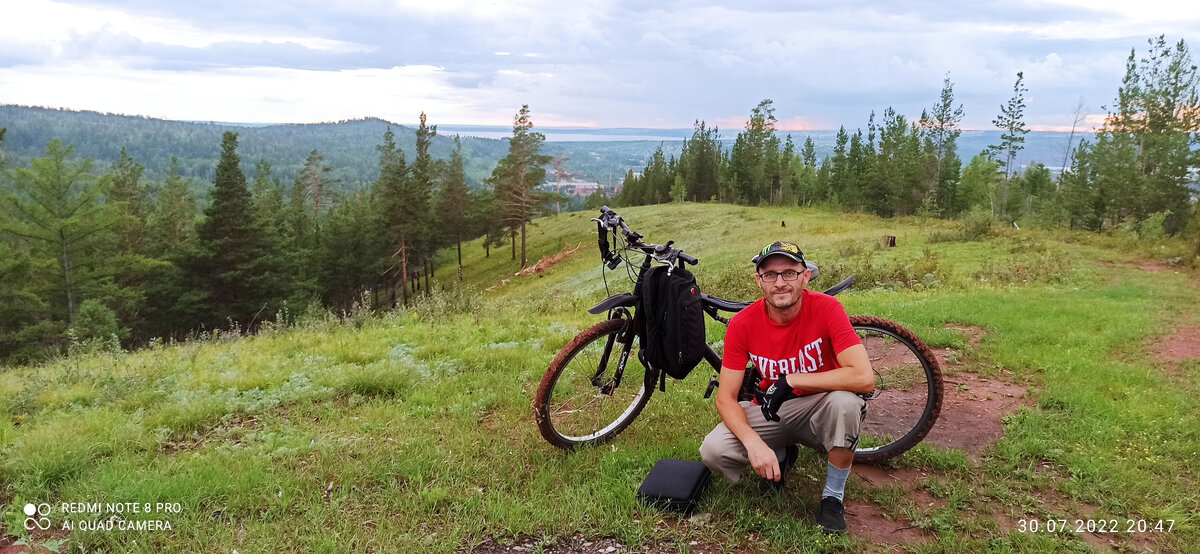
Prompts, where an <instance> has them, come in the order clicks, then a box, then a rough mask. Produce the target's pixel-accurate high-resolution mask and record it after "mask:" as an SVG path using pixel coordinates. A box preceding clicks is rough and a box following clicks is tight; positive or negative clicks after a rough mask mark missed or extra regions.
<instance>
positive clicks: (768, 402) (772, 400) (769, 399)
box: [759, 375, 797, 421]
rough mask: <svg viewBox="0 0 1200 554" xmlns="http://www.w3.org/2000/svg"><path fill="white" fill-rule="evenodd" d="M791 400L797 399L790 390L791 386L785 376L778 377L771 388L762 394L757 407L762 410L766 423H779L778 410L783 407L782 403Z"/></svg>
mask: <svg viewBox="0 0 1200 554" xmlns="http://www.w3.org/2000/svg"><path fill="white" fill-rule="evenodd" d="M792 398H797V396H796V392H795V391H794V390H792V387H791V385H788V383H787V379H786V376H785V375H780V376H779V379H777V380H776V381H775V382H774V383H771V386H770V387H769V388H767V390H766V391H765V392H763V397H762V400H761V401H760V404H759V407H760V408H762V413H763V417H764V418H766V420H767V421H779V413H778V412H779V408H780V406H783V401H785V400H789V399H792Z"/></svg>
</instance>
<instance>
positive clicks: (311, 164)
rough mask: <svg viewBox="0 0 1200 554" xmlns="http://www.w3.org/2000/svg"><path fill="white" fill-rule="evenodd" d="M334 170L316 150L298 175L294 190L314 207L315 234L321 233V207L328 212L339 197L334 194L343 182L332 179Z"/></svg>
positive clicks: (305, 161)
mask: <svg viewBox="0 0 1200 554" xmlns="http://www.w3.org/2000/svg"><path fill="white" fill-rule="evenodd" d="M332 173H333V168H331V167H328V166H326V165H325V157H324V156H322V155H321V153H320V152H318V151H317V150H316V149H315V148H314V149H313V151H312V152H309V153H308V158H306V159H305V160H304V168H303V169H301V170H300V173H299V174H298V175H296V184H295V186H294V188H293V190H299V192H300V194H301V195H302V197H303V198H304V199H305V201H308V200H311V201H312V206H313V233H315V234H317V235H320V233H321V206H325V208H326V210H328V209H329V208H330V207H331V205H332V204H333V202H335V201H336V199H337V195H336V194H335V193H334V191H335V190H337V189H336V187H337V185H338V184H339V183H340V182H341V181H339V180H338V179H334V178H333V177H332Z"/></svg>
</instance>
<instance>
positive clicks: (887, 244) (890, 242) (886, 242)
mask: <svg viewBox="0 0 1200 554" xmlns="http://www.w3.org/2000/svg"><path fill="white" fill-rule="evenodd" d="M883 247H884V248H895V247H896V237H894V236H892V235H884V236H883Z"/></svg>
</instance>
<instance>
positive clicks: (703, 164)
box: [679, 120, 721, 202]
mask: <svg viewBox="0 0 1200 554" xmlns="http://www.w3.org/2000/svg"><path fill="white" fill-rule="evenodd" d="M720 140H721V135H720V132H719V131H718V129H717V128H716V127H713V128H711V129H709V128H707V127H706V126H705V123H704V122H703V121H700V120H696V122H695V124H694V128H693V130H692V138H691V139H690V140H685V141H684V143H683V152H682V153H681V154H680V156H679V164H680V167H681V168H683V169H682V172H683V178H684V187H685V189H686V190H687V193H688V195H689V196H690V198H691V199H692V200H693V201H696V202H707V201H708V200H711V199H713V198H716V196H717V194H719V191H720V185H719V182H718V181H719V179H720V167H721V142H720Z"/></svg>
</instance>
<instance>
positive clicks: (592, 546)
mask: <svg viewBox="0 0 1200 554" xmlns="http://www.w3.org/2000/svg"><path fill="white" fill-rule="evenodd" d="M687 544H688V547H689V548H690V549H691V551H692V552H694V553H696V554H716V553H718V552H726V551H727V550H726V549H725V548H723V547H722V546H721V545H719V544H717V543H713V542H709V541H696V540H688V541H687ZM680 546H681V545H679V544H678V543H674V542H647V543H645V544H643V545H642V546H640V547H637V548H634V547H631V546H628V545H625V544H622V543H621V542H620V541H618V540H616V539H612V538H598V539H595V538H592V539H589V538H586V537H584V536H583V535H580V534H579V533H576V534H575V535H572V536H571V537H570V538H566V539H561V540H557V541H554V542H552V543H550V544H542V543H541V539H538V538H536V537H530V536H527V535H521V536H518V537H516V538H513V539H511V540H507V541H506V540H503V539H501V540H497V539H496V538H494V537H490V536H489V537H485V538H484V539H483V542H481V543H479V544H477V545H475V546H474V547H470V549H469V550H465V551H467V552H471V553H472V554H499V553H501V552H504V553H512V552H546V553H548V554H575V553H589V554H597V553H599V554H608V553H615V552H649V553H653V554H668V553H677V552H679V551H680ZM733 552H735V553H740V554H749V553H750V552H752V551H751V550H749V549H745V548H741V549H735V550H733Z"/></svg>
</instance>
